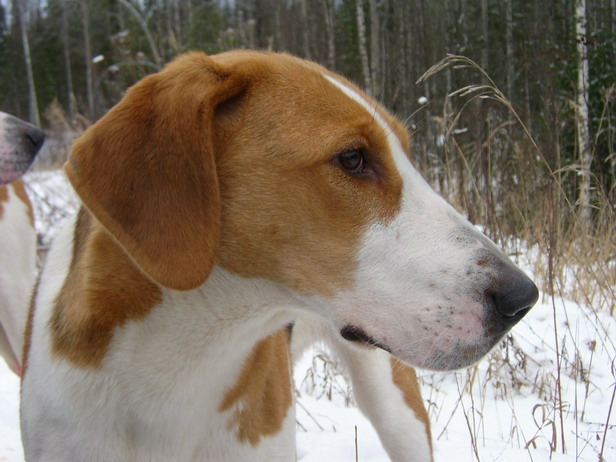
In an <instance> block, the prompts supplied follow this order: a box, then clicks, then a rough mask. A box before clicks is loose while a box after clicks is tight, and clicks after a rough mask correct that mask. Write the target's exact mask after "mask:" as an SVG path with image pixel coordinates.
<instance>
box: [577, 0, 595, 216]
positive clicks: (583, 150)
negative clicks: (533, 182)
mask: <svg viewBox="0 0 616 462" xmlns="http://www.w3.org/2000/svg"><path fill="white" fill-rule="evenodd" d="M575 39H576V44H577V45H576V47H577V95H576V101H575V108H576V123H577V144H578V153H579V160H580V172H579V178H580V186H579V188H580V189H579V198H578V199H579V203H578V207H579V216H580V220H581V222H582V225H583V226H585V227H588V225H589V224H590V217H591V208H590V178H591V177H590V175H591V172H590V167H591V164H592V152H591V149H590V130H589V115H588V74H589V69H588V42H587V35H586V0H575Z"/></svg>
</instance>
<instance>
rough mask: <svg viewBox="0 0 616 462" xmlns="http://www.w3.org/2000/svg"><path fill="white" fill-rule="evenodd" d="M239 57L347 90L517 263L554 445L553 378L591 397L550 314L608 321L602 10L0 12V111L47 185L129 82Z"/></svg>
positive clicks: (613, 135)
mask: <svg viewBox="0 0 616 462" xmlns="http://www.w3.org/2000/svg"><path fill="white" fill-rule="evenodd" d="M235 48H251V49H263V50H272V51H285V52H289V53H293V54H295V55H298V56H300V57H303V58H307V59H311V60H314V61H316V62H319V63H321V64H323V65H325V66H327V67H329V68H330V69H332V70H334V71H336V72H339V73H341V74H343V75H345V76H346V77H348V78H350V79H351V80H353V81H355V82H356V83H358V84H359V85H360V86H361V87H363V88H364V89H365V90H366V91H367V92H368V93H369V94H370V95H372V96H373V97H374V98H375V99H377V100H378V101H379V102H380V103H381V104H383V105H384V106H385V107H387V108H388V109H389V110H391V111H392V112H393V113H395V114H396V115H397V116H398V117H399V118H400V119H401V120H403V121H404V122H405V123H406V125H407V127H408V129H409V131H410V132H411V134H412V140H413V143H412V144H413V146H412V157H413V160H414V163H415V165H416V166H417V167H418V168H419V169H420V170H421V171H422V173H423V174H424V175H425V176H426V178H427V179H428V181H429V182H430V183H431V184H432V185H433V186H434V188H435V189H436V190H437V191H438V192H440V193H441V194H442V195H443V196H445V197H446V198H447V199H448V200H449V201H450V202H451V203H453V204H454V205H455V206H456V207H457V208H458V209H459V210H461V211H463V212H464V213H465V214H466V215H467V216H468V217H469V219H470V220H471V221H472V222H474V223H476V224H478V225H481V226H482V227H483V229H484V230H485V232H486V233H487V234H488V235H490V237H492V238H493V239H495V240H496V241H497V242H499V244H501V245H502V246H503V247H504V248H506V249H507V250H508V252H509V254H510V255H511V256H512V257H513V258H514V259H518V258H520V259H522V258H526V263H527V265H528V266H527V267H530V269H531V271H532V273H533V275H534V278H535V280H536V281H537V283H538V284H539V285H540V288H541V289H542V291H543V293H544V294H546V296H548V297H553V298H552V305H553V309H554V336H555V341H556V345H555V351H554V368H553V369H550V371H549V377H548V378H546V377H543V378H542V379H541V380H542V381H543V380H544V379H545V380H546V382H545V388H546V389H549V390H551V394H550V395H549V398H548V399H549V400H553V403H554V406H553V410H554V416H555V417H554V428H555V429H556V428H557V427H558V425H557V421H558V414H559V413H560V430H558V431H557V430H555V433H560V434H561V438H560V441H561V442H562V441H564V439H565V438H564V433H565V432H564V430H563V409H564V408H565V403H564V402H563V399H562V396H561V394H560V391H559V390H560V384H561V378H562V376H561V374H564V373H566V374H568V375H569V376H571V378H573V379H574V380H576V382H579V383H581V384H585V385H586V387H587V388H586V389H587V390H588V389H589V387H590V381H589V378H588V372H589V369H590V365H585V364H584V363H583V361H582V360H578V359H579V358H578V357H577V356H575V357H574V355H571V354H570V353H571V352H567V351H565V349H564V347H563V344H562V342H561V343H560V346H559V340H563V339H564V337H559V335H560V333H559V331H558V328H557V322H556V312H557V307H556V303H555V302H554V300H555V298H554V297H559V298H563V299H568V300H573V301H575V302H576V303H579V304H580V306H582V305H583V306H585V307H589V308H590V309H591V310H593V312H594V313H599V312H602V313H608V314H609V315H611V316H613V315H614V311H615V310H616V295H615V293H614V287H616V104H615V103H616V79H615V77H616V0H543V1H541V2H539V1H532V0H476V1H472V0H430V1H420V0H0V110H2V111H5V112H9V113H12V114H14V115H17V116H19V117H21V118H24V119H26V120H30V121H31V122H33V123H36V124H40V125H42V126H43V127H44V128H45V129H46V130H47V132H48V134H49V138H48V142H47V143H46V148H45V151H44V152H43V153H42V155H41V156H40V157H41V158H40V159H39V162H38V165H37V167H36V168H38V169H51V168H57V167H59V166H60V165H61V163H62V161H63V160H64V159H65V157H66V154H67V152H68V149H69V148H70V144H71V142H72V140H73V139H74V138H75V137H76V136H78V135H79V134H80V133H81V132H82V131H83V130H84V129H85V128H86V127H87V126H89V125H90V124H91V123H93V122H94V121H95V120H96V119H98V118H99V117H100V116H101V115H103V114H104V113H105V112H106V111H107V110H108V109H109V108H110V107H111V106H113V105H114V104H115V103H116V102H117V101H119V99H120V98H121V96H122V95H123V93H124V91H125V90H126V89H127V88H128V87H129V86H130V85H132V84H133V83H135V82H136V81H137V80H139V79H140V78H141V77H143V76H145V75H146V74H149V73H152V72H155V71H156V70H158V69H161V68H162V67H163V66H164V64H165V63H166V62H168V61H169V60H171V59H172V58H173V57H174V56H176V55H177V54H179V53H182V52H184V51H188V50H204V51H206V52H207V53H217V52H222V51H225V50H229V49H235ZM43 244H45V243H43ZM529 258H530V260H532V261H528V259H529ZM593 322H594V321H593ZM593 325H596V326H598V327H597V332H607V331H605V330H602V326H601V324H600V323H598V322H597V324H593ZM598 342H599V345H600V347H606V348H608V349H609V351H610V353H609V357H610V358H611V362H612V365H611V368H612V375H613V376H614V377H616V375H615V374H616V373H615V372H614V371H616V366H614V361H615V360H616V347H615V346H614V341H613V340H611V338H610V335H609V334H607V333H603V334H602V337H601V338H600V339H599V340H598ZM595 347H596V348H599V346H596V345H595V346H593V347H592V348H595ZM502 351H504V350H502ZM593 351H594V350H593ZM507 361H509V359H507ZM591 362H592V359H591ZM491 364H492V363H491ZM510 366H511V370H513V369H514V368H515V367H514V365H512V364H510ZM561 367H562V369H561ZM490 374H491V372H490ZM510 375H511V377H513V376H514V375H515V373H513V372H512V373H511V374H510ZM499 380H500V379H499ZM529 380H530V381H531V382H532V381H533V380H534V381H535V382H534V385H537V379H536V378H535V379H532V378H531V379H529ZM497 386H498V384H497ZM611 387H612V388H613V389H614V390H615V393H616V388H614V385H612V386H611ZM541 388H542V389H543V382H542V385H541ZM613 404H614V394H612V399H611V402H610V410H611V407H612V406H613ZM576 406H577V405H576ZM615 413H616V410H615ZM602 428H603V427H602ZM604 428H605V429H606V431H607V429H608V428H612V426H611V424H610V422H609V417H608V419H607V421H606V422H605V424H604ZM556 446H557V444H556V443H555V442H551V443H550V447H551V448H552V447H553V449H554V451H556V450H557V448H556ZM561 451H562V452H564V446H563V448H561Z"/></svg>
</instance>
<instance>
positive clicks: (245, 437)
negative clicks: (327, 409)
mask: <svg viewBox="0 0 616 462" xmlns="http://www.w3.org/2000/svg"><path fill="white" fill-rule="evenodd" d="M291 390H292V383H291V364H290V358H289V332H288V330H287V329H284V330H281V331H279V332H277V333H276V334H273V335H270V336H269V337H267V338H266V339H264V340H262V341H261V342H259V343H257V345H255V347H254V349H253V351H252V354H251V355H250V356H249V358H248V359H247V360H246V362H245V364H244V368H243V370H242V373H241V375H240V377H239V379H238V380H237V382H236V384H235V385H234V386H233V388H232V389H230V390H229V391H227V393H226V394H225V397H224V400H223V402H222V403H221V405H220V407H219V409H218V410H219V412H225V411H228V410H230V409H233V408H234V407H237V409H236V410H235V412H234V414H233V417H232V419H231V422H229V427H228V428H229V430H233V429H234V428H236V429H237V438H238V439H239V440H240V441H242V442H248V443H250V444H251V445H252V446H256V445H257V444H258V443H259V441H260V439H261V437H264V436H271V435H275V434H277V433H278V432H280V431H281V430H282V425H283V423H284V420H285V418H286V416H287V413H288V410H289V408H290V407H291V404H292V403H293V395H292V392H291Z"/></svg>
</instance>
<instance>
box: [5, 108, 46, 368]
mask: <svg viewBox="0 0 616 462" xmlns="http://www.w3.org/2000/svg"><path fill="white" fill-rule="evenodd" d="M44 140H45V134H44V132H43V131H42V130H39V129H38V128H36V127H35V126H33V125H30V124H29V123H26V122H24V121H22V120H20V119H17V118H15V117H13V116H10V115H9V114H6V113H4V112H0V355H1V356H2V357H3V358H4V359H5V360H6V362H7V364H8V365H9V367H10V368H11V369H12V370H13V371H14V372H15V373H16V374H20V373H21V371H20V366H19V364H20V361H19V358H21V351H22V345H23V331H24V328H25V325H26V322H25V321H26V316H27V313H28V303H29V300H30V293H31V291H32V287H33V285H34V280H35V277H36V232H35V230H34V215H33V212H32V204H31V203H30V200H29V199H28V195H27V194H26V189H25V186H24V184H23V182H21V181H15V180H17V179H18V178H20V177H21V176H22V175H23V174H24V172H25V171H26V170H27V169H28V167H29V166H30V165H31V164H32V162H33V160H34V158H35V156H36V153H37V152H38V151H39V149H40V147H41V146H42V144H43V141H44ZM11 182H13V184H10V185H7V184H8V183H11Z"/></svg>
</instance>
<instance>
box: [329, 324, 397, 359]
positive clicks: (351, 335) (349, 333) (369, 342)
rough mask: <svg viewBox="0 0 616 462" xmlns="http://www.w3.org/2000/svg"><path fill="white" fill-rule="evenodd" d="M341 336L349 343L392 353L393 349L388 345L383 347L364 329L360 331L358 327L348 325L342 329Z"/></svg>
mask: <svg viewBox="0 0 616 462" xmlns="http://www.w3.org/2000/svg"><path fill="white" fill-rule="evenodd" d="M340 335H342V338H344V339H345V340H348V341H349V342H355V343H359V344H362V345H365V346H369V347H377V348H380V349H381V350H385V351H387V352H388V353H391V349H390V348H389V347H388V346H387V345H383V344H382V343H380V342H377V341H376V340H375V339H374V338H372V337H370V336H369V335H368V334H367V333H366V332H365V331H364V330H363V329H360V328H359V327H357V326H353V325H350V324H347V325H346V326H344V327H343V328H342V329H340Z"/></svg>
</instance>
